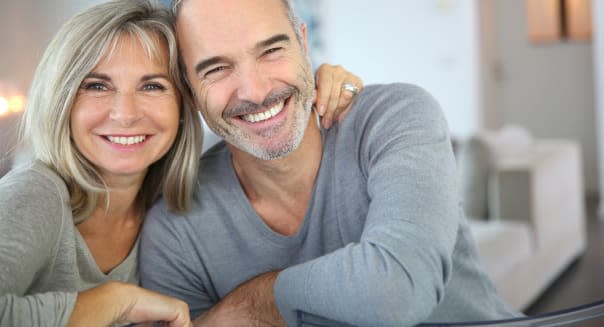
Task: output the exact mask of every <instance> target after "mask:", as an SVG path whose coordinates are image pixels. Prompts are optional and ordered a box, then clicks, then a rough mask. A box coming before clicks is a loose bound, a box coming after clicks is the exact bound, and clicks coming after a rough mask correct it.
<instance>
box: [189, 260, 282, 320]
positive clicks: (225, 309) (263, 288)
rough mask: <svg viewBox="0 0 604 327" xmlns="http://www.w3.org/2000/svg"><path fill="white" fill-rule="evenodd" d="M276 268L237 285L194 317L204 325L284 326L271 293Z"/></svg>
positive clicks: (275, 276)
mask: <svg viewBox="0 0 604 327" xmlns="http://www.w3.org/2000/svg"><path fill="white" fill-rule="evenodd" d="M277 275H278V272H277V271H273V272H268V273H264V274H261V275H260V276H257V277H255V278H252V279H251V280H249V281H247V282H245V283H243V284H241V285H239V286H238V287H237V288H236V289H234V290H233V291H231V292H230V293H229V294H228V295H227V296H226V297H224V298H223V299H222V300H221V301H220V302H219V303H218V304H216V305H215V306H214V307H213V308H212V309H210V310H209V311H207V312H206V313H204V314H203V315H201V316H200V317H199V318H198V319H196V320H195V321H194V325H195V326H196V327H205V326H250V327H263V326H285V322H284V321H283V319H282V318H281V315H280V314H279V309H278V308H277V304H276V303H275V297H274V296H273V286H274V284H275V280H277Z"/></svg>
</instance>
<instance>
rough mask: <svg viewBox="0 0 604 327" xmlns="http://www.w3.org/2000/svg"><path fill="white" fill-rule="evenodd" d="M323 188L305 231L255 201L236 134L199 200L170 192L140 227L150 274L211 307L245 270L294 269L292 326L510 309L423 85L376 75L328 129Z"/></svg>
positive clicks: (289, 273)
mask: <svg viewBox="0 0 604 327" xmlns="http://www.w3.org/2000/svg"><path fill="white" fill-rule="evenodd" d="M323 139H324V149H323V158H322V161H321V166H320V170H319V173H318V176H317V179H316V184H315V189H314V192H313V195H312V199H311V202H310V204H309V207H308V210H307V212H306V216H305V219H304V222H303V224H302V226H301V228H300V230H299V232H298V233H297V234H296V235H293V236H291V237H286V236H282V235H280V234H277V233H275V232H274V231H272V230H271V229H270V228H269V227H268V226H267V225H266V224H264V222H263V221H262V219H261V218H260V217H259V216H258V215H257V214H256V212H255V211H254V210H253V208H252V207H251V205H250V203H249V201H248V200H247V198H246V196H245V194H244V192H243V190H242V189H241V186H240V184H239V182H238V180H237V177H236V175H235V173H234V171H233V167H232V162H231V154H230V153H229V151H228V149H227V148H226V147H225V145H224V143H219V144H218V145H217V146H215V147H214V148H213V149H210V150H209V152H207V153H206V154H205V155H204V157H203V158H202V160H201V167H202V168H201V170H200V176H199V182H198V189H197V194H198V195H197V197H196V201H195V202H196V209H195V210H194V211H193V212H192V213H191V214H190V215H188V216H186V217H181V216H175V215H173V214H170V213H169V212H168V210H167V209H166V206H165V205H164V204H163V203H160V204H158V205H157V206H156V207H155V208H154V209H153V210H152V211H151V212H150V213H149V215H148V216H147V221H146V222H145V226H144V227H143V231H142V235H141V282H142V284H143V286H144V287H148V288H151V289H155V290H157V291H160V292H163V293H166V294H170V295H173V296H176V297H178V298H181V299H183V300H185V301H186V302H187V303H188V304H189V306H190V309H191V314H192V316H193V317H197V316H199V315H200V314H201V313H203V312H204V311H206V310H208V309H209V308H210V307H212V306H213V305H214V304H216V303H217V302H218V301H219V300H220V299H221V298H223V297H224V296H225V295H226V294H227V293H228V292H229V291H231V290H232V289H234V288H235V287H237V285H239V284H240V283H242V282H244V281H246V280H248V279H250V278H252V277H254V276H256V275H258V274H260V273H263V272H267V271H272V270H276V269H284V270H283V271H282V272H281V273H280V274H279V277H278V279H277V282H276V284H275V287H274V294H275V297H276V300H277V304H278V307H279V310H280V312H281V314H282V316H283V317H284V319H285V320H286V322H287V324H288V325H289V326H311V325H312V326H348V325H355V326H410V325H415V324H418V323H420V322H451V321H468V320H488V319H498V318H507V317H512V316H514V315H515V314H514V313H512V312H511V311H509V310H508V309H507V308H506V306H505V305H504V304H503V303H502V302H501V301H500V299H499V297H498V296H497V294H496V291H495V288H494V286H493V284H492V283H491V281H490V280H489V278H488V277H487V275H486V273H485V271H484V269H483V267H482V265H481V263H480V262H479V259H478V256H477V252H476V249H475V245H474V242H473V240H472V238H471V235H470V232H469V229H468V226H467V222H466V219H465V217H464V214H463V211H462V210H463V209H462V206H461V203H460V197H459V194H460V192H459V189H458V185H457V183H458V181H457V174H456V167H455V160H454V158H453V154H452V150H451V144H450V139H449V136H448V131H447V125H446V122H445V120H444V118H443V115H442V113H441V111H440V109H439V106H438V105H437V103H436V102H435V101H434V99H433V98H432V97H431V96H429V95H428V94H427V93H426V92H424V91H423V90H421V89H419V88H417V87H414V86H411V85H403V84H393V85H387V86H367V87H366V88H365V89H364V90H363V92H362V93H361V94H360V95H359V96H358V98H357V99H356V100H355V105H354V108H352V110H351V111H350V112H349V114H348V116H347V117H346V119H345V120H344V121H343V122H342V123H340V124H339V125H336V126H335V127H334V128H331V129H330V130H327V131H324V132H323Z"/></svg>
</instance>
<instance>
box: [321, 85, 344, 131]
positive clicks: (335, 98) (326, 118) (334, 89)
mask: <svg viewBox="0 0 604 327" xmlns="http://www.w3.org/2000/svg"><path fill="white" fill-rule="evenodd" d="M342 83H343V82H342V81H338V82H334V83H333V84H332V86H331V90H330V94H329V99H328V101H327V106H326V109H325V112H324V113H323V118H322V119H321V124H322V125H323V127H324V128H330V127H331V125H332V124H333V120H334V117H336V114H337V113H338V110H337V109H338V103H339V102H340V96H341V94H342Z"/></svg>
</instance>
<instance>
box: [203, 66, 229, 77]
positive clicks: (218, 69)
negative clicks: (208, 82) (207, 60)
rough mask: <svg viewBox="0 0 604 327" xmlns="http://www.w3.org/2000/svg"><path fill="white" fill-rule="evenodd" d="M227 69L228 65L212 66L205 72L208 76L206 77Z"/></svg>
mask: <svg viewBox="0 0 604 327" xmlns="http://www.w3.org/2000/svg"><path fill="white" fill-rule="evenodd" d="M225 69H226V66H218V67H214V68H212V69H210V70H208V71H207V72H206V73H205V76H206V77H210V76H212V75H217V74H218V73H221V72H224V70H225Z"/></svg>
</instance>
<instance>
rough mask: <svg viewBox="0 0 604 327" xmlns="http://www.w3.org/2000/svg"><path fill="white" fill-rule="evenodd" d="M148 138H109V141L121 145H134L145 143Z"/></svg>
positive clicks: (142, 136) (141, 136) (140, 136)
mask: <svg viewBox="0 0 604 327" xmlns="http://www.w3.org/2000/svg"><path fill="white" fill-rule="evenodd" d="M146 138H147V137H146V136H144V135H139V136H128V137H125V136H107V139H108V140H109V142H111V143H115V144H120V145H132V144H137V143H141V142H143V141H145V139H146Z"/></svg>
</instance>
